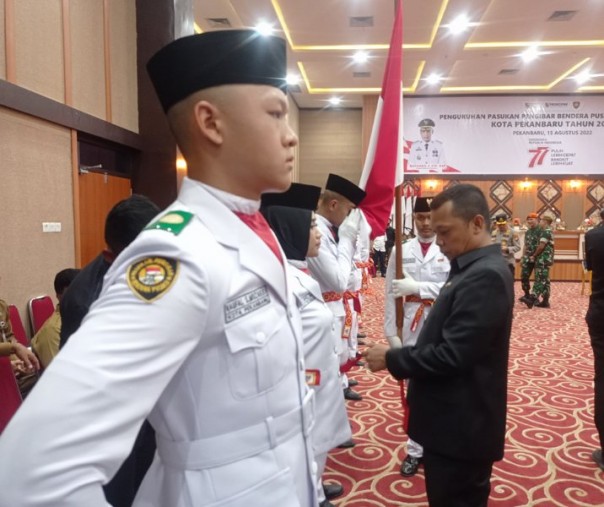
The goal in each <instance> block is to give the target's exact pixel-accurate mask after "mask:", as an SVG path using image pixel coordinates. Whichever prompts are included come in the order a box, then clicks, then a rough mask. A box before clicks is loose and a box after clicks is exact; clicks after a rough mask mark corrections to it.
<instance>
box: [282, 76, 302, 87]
mask: <svg viewBox="0 0 604 507" xmlns="http://www.w3.org/2000/svg"><path fill="white" fill-rule="evenodd" d="M285 82H286V83H287V84H288V85H290V86H291V85H297V84H298V83H299V82H300V76H299V75H298V74H288V75H287V76H286V78H285Z"/></svg>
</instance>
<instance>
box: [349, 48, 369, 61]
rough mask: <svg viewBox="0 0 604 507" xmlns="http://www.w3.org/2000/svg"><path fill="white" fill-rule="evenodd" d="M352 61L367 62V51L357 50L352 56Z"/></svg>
mask: <svg viewBox="0 0 604 507" xmlns="http://www.w3.org/2000/svg"><path fill="white" fill-rule="evenodd" d="M352 59H353V61H354V63H367V60H369V54H368V53H367V51H357V52H356V53H355V54H354V55H353V57H352Z"/></svg>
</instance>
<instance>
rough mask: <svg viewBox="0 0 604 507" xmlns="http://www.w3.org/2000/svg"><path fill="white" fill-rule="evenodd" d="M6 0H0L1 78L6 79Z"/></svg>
mask: <svg viewBox="0 0 604 507" xmlns="http://www.w3.org/2000/svg"><path fill="white" fill-rule="evenodd" d="M4 1H5V0H0V27H1V28H2V31H1V32H0V79H6V41H5V39H6V26H5V25H4V23H5V19H4Z"/></svg>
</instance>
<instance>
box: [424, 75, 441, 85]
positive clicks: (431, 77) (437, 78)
mask: <svg viewBox="0 0 604 507" xmlns="http://www.w3.org/2000/svg"><path fill="white" fill-rule="evenodd" d="M441 79H442V78H441V76H440V74H435V73H432V74H430V75H429V76H428V77H427V78H426V81H427V83H428V84H429V85H435V84H438V83H439V82H440V80H441Z"/></svg>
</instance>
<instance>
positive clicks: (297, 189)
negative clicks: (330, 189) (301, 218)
mask: <svg viewBox="0 0 604 507" xmlns="http://www.w3.org/2000/svg"><path fill="white" fill-rule="evenodd" d="M320 196H321V187H317V186H315V185H306V184H304V183H292V185H291V187H289V189H288V190H287V191H286V192H281V193H274V192H269V193H266V194H262V201H261V202H260V207H261V208H263V209H264V208H268V207H269V206H287V207H288V208H302V209H307V210H310V211H314V210H316V209H317V204H318V202H319V197H320Z"/></svg>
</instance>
